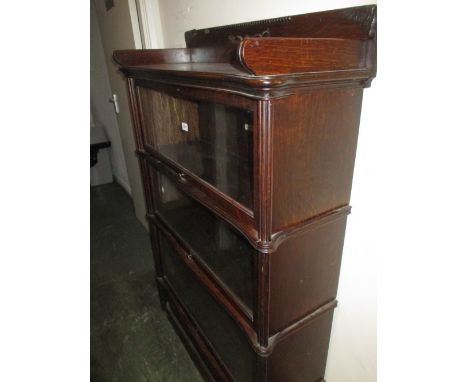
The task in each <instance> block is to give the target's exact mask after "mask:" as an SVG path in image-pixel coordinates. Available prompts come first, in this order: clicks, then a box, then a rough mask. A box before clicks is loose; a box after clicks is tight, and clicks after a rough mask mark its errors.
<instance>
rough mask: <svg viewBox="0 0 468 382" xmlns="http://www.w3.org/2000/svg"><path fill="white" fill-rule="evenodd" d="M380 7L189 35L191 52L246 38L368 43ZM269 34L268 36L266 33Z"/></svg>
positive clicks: (230, 27)
mask: <svg viewBox="0 0 468 382" xmlns="http://www.w3.org/2000/svg"><path fill="white" fill-rule="evenodd" d="M376 17H377V6H376V5H365V6H362V7H353V8H343V9H337V10H332V11H324V12H314V13H307V14H303V15H294V16H285V17H277V18H273V19H266V20H258V21H252V22H247V23H240V24H232V25H223V26H221V27H214V28H206V29H200V30H197V29H194V30H191V31H188V32H185V41H186V43H187V47H188V48H195V47H206V46H208V47H213V46H214V45H224V44H225V43H226V42H227V41H232V40H233V39H234V40H235V39H239V38H244V37H245V36H246V35H248V36H254V37H255V35H263V36H267V37H317V38H320V37H325V38H348V39H366V38H369V37H373V34H374V33H375V25H376V24H375V23H376V21H375V20H376ZM266 31H268V32H267V33H265V32H266Z"/></svg>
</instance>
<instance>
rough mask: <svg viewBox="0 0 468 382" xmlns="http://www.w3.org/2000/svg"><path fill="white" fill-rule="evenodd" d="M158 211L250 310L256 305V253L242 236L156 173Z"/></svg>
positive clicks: (153, 176) (154, 184) (154, 188)
mask: <svg viewBox="0 0 468 382" xmlns="http://www.w3.org/2000/svg"><path fill="white" fill-rule="evenodd" d="M152 178H153V190H159V193H158V194H159V196H158V198H157V200H155V205H156V206H157V207H156V208H157V209H158V212H159V213H160V214H161V215H162V216H163V217H164V219H165V220H166V221H167V223H169V225H170V226H171V228H172V229H173V230H174V231H175V232H176V233H177V234H178V235H179V236H180V237H181V238H182V239H183V240H184V241H185V242H186V243H187V244H188V245H189V246H190V247H191V248H192V249H193V250H194V253H193V255H195V256H198V258H200V259H201V260H203V262H204V263H205V264H206V265H207V266H208V267H209V268H211V269H212V270H213V272H214V274H215V275H217V276H218V277H219V278H220V279H221V280H222V281H223V283H224V284H225V285H226V286H227V287H228V288H229V289H230V290H231V292H232V293H234V294H235V295H236V296H237V297H238V298H239V299H240V300H241V301H242V302H243V303H244V304H245V305H246V306H247V307H248V308H249V309H250V310H252V306H253V290H254V283H253V280H254V277H253V273H254V270H253V269H254V266H253V259H254V255H255V251H254V249H253V247H252V246H251V245H250V244H249V243H248V241H247V240H246V239H245V238H244V237H243V236H241V234H240V233H238V232H237V231H235V230H234V229H233V228H231V227H230V226H229V225H228V224H227V223H226V222H224V221H223V220H222V219H220V218H218V217H217V216H216V215H214V214H213V213H212V212H210V211H209V210H208V209H207V208H206V207H204V206H202V205H201V204H199V203H197V202H196V201H194V200H193V199H190V198H189V197H187V196H186V195H184V194H182V193H181V192H180V191H179V190H178V189H177V188H176V187H175V185H174V184H173V183H172V181H171V180H169V178H167V177H166V176H164V175H162V174H160V173H157V172H156V171H154V170H153V172H152Z"/></svg>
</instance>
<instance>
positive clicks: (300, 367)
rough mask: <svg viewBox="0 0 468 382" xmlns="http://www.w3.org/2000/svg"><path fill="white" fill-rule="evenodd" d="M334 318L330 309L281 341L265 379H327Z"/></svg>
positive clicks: (296, 381) (277, 381)
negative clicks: (326, 368)
mask: <svg viewBox="0 0 468 382" xmlns="http://www.w3.org/2000/svg"><path fill="white" fill-rule="evenodd" d="M332 320H333V310H329V311H327V312H325V313H323V314H321V315H320V316H318V317H317V318H315V319H314V320H312V321H311V322H309V323H308V324H307V325H306V326H304V327H302V328H301V329H299V330H298V331H297V332H295V333H293V334H291V335H290V336H288V337H287V338H285V339H284V340H282V341H281V342H279V343H278V344H277V345H276V347H275V349H274V350H273V353H272V354H271V356H270V357H269V358H268V360H267V371H266V376H264V379H262V381H268V382H285V381H288V382H289V381H291V382H292V381H294V382H319V381H323V377H324V375H325V366H326V362H327V355H328V345H329V338H330V332H331V326H332Z"/></svg>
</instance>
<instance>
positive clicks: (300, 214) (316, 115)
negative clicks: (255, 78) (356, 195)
mask: <svg viewBox="0 0 468 382" xmlns="http://www.w3.org/2000/svg"><path fill="white" fill-rule="evenodd" d="M361 102H362V89H359V88H344V89H329V90H327V89H319V90H313V91H311V92H310V93H309V94H303V95H301V96H298V95H294V96H291V97H288V98H284V99H281V100H277V101H275V102H274V103H273V113H272V114H273V115H272V119H273V146H274V148H273V151H274V153H275V154H274V156H273V167H274V171H273V189H274V190H275V191H274V193H273V218H272V220H273V223H272V224H273V232H278V231H282V230H284V229H286V228H288V227H290V226H293V225H296V224H298V223H300V222H302V221H304V220H306V219H309V218H311V217H313V216H316V215H319V214H322V213H324V212H326V211H331V210H333V209H335V208H338V207H341V206H345V205H347V204H349V198H350V195H351V181H352V177H353V169H354V158H355V153H356V145H357V137H358V129H359V119H360V105H361ZM292 168H294V171H291V169H292ZM290 185H294V186H293V187H291V186H290ZM285 200H288V201H289V202H288V208H283V205H284V201H285Z"/></svg>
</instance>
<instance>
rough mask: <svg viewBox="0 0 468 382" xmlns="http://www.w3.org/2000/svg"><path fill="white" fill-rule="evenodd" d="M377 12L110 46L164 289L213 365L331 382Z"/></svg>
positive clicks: (246, 374)
mask: <svg viewBox="0 0 468 382" xmlns="http://www.w3.org/2000/svg"><path fill="white" fill-rule="evenodd" d="M376 14H377V7H376V6H375V5H369V6H363V7H354V8H347V9H340V10H334V11H326V12H318V13H312V14H305V15H296V16H286V17H281V18H277V19H271V20H260V21H257V22H249V23H243V24H236V25H230V26H223V27H216V28H209V29H205V30H194V31H189V32H186V41H187V48H183V49H163V50H139V51H130V50H127V51H116V52H115V53H114V59H115V61H116V62H117V63H118V64H119V65H120V70H121V71H122V73H123V74H124V75H125V76H127V77H128V90H129V99H130V105H131V111H132V117H133V127H134V132H135V140H136V143H137V154H138V156H139V161H140V169H141V173H142V179H143V185H144V190H145V200H146V205H147V211H148V220H149V222H150V235H151V243H152V247H153V253H154V260H155V267H156V279H157V285H158V289H159V296H160V302H161V305H162V306H163V307H164V309H166V311H167V313H168V316H169V318H170V319H171V320H172V322H173V324H174V325H175V327H176V329H177V330H178V332H179V334H180V335H181V338H182V339H183V341H184V343H185V344H186V346H187V348H188V349H189V350H190V351H191V353H192V356H193V358H194V360H195V361H196V363H197V364H198V366H199V367H200V369H201V371H202V373H203V375H204V377H205V379H206V380H213V381H234V380H236V381H242V382H243V381H256V382H260V381H262V382H266V381H268V382H271V381H273V382H276V381H278V382H283V381H294V382H297V381H307V382H309V381H323V376H324V374H325V367H326V358H327V352H328V343H329V339H330V330H331V325H332V318H333V310H334V308H335V307H336V305H337V301H336V294H337V287H338V278H339V272H340V265H341V257H342V250H343V241H344V234H345V228H346V218H347V215H348V214H349V212H350V209H351V208H350V206H349V201H350V193H351V184H352V177H353V169H354V158H355V153H356V146H357V137H358V130H359V120H360V111H361V105H362V94H363V88H365V87H367V86H370V84H371V81H372V79H373V78H374V77H375V74H376V52H377V47H376V41H377V28H376ZM247 121H248V123H247ZM181 122H188V123H189V126H190V130H189V131H190V132H189V133H182V132H181V130H180V128H179V125H180V124H181ZM244 128H245V131H244ZM240 131H243V132H244V133H245V134H239V132H240Z"/></svg>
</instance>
